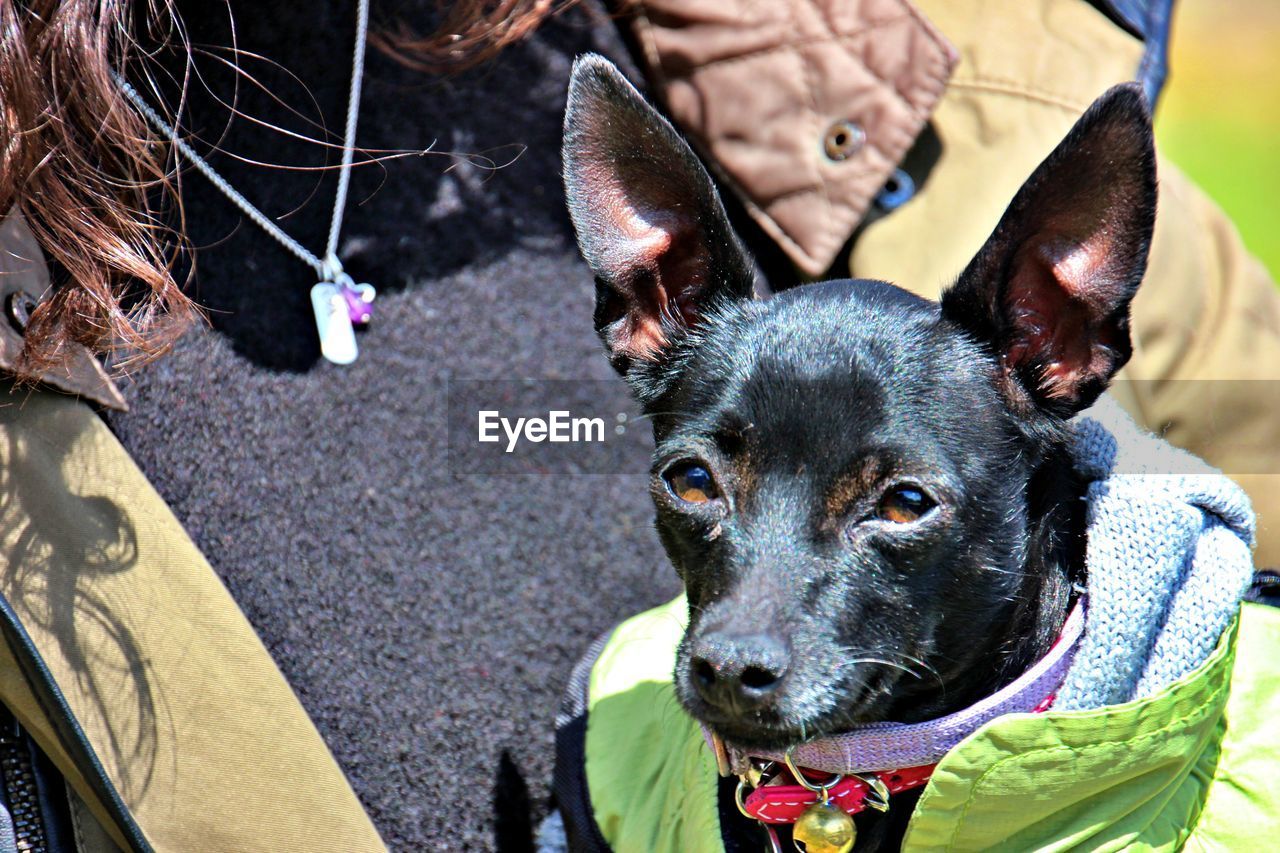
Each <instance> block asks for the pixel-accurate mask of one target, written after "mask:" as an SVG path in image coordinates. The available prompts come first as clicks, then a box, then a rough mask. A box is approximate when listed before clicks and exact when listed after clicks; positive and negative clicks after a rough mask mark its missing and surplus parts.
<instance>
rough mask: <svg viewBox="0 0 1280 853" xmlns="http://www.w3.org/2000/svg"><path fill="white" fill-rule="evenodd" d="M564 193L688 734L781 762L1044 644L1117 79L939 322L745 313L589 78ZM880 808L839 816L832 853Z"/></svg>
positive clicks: (1102, 282) (1093, 333)
mask: <svg viewBox="0 0 1280 853" xmlns="http://www.w3.org/2000/svg"><path fill="white" fill-rule="evenodd" d="M565 174H566V186H567V190H568V197H569V203H570V209H571V212H572V215H573V221H574V223H575V226H576V228H577V232H578V237H579V242H580V244H581V247H582V251H583V254H584V255H585V257H586V259H587V261H588V263H589V264H590V265H591V268H592V270H593V271H594V272H595V274H596V277H597V288H598V290H597V301H596V310H595V325H596V329H597V330H598V332H599V334H600V336H601V338H602V339H603V341H604V344H605V347H606V348H607V350H608V353H609V357H610V359H611V361H612V363H613V364H614V366H615V367H616V368H617V369H618V371H619V372H621V373H622V374H623V375H624V376H625V377H626V380H627V382H628V383H629V384H630V385H631V387H632V389H633V390H634V392H635V394H636V396H637V397H638V398H639V400H640V401H641V403H642V404H643V406H644V408H645V410H646V411H647V412H648V413H650V414H651V416H652V418H653V424H654V435H655V437H656V443H657V448H656V452H655V455H654V464H653V479H652V492H653V499H654V503H655V505H656V507H657V526H658V530H659V532H660V534H661V538H662V541H663V543H664V545H665V547H666V550H667V552H668V554H669V555H670V557H671V560H672V562H673V563H674V564H675V567H676V570H677V571H678V572H679V574H680V577H681V578H682V579H683V581H684V584H685V587H686V589H687V592H688V599H689V607H690V623H689V628H688V631H687V633H686V635H685V638H684V642H683V643H682V645H681V648H680V652H679V657H678V663H677V666H676V672H675V679H676V691H677V693H678V695H679V697H680V701H681V702H682V704H683V705H684V707H685V708H686V709H687V711H688V712H689V713H690V714H691V715H693V716H694V717H695V718H696V719H698V720H699V721H701V722H703V723H705V724H707V725H709V726H710V727H711V728H712V729H713V730H715V731H716V732H718V733H720V734H722V735H723V736H724V737H725V738H726V739H729V740H731V741H734V742H736V743H739V744H743V745H746V746H756V747H762V748H763V747H775V748H776V747H783V746H787V745H791V744H794V743H796V742H798V741H800V740H802V739H804V738H808V737H813V736H816V735H824V734H832V733H837V732H840V731H841V730H843V729H846V728H848V727H850V726H851V725H854V724H860V723H867V722H873V721H880V720H894V721H899V722H914V721H920V720H925V719H930V718H934V717H938V716H940V715H943V714H947V713H949V712H951V711H954V710H957V709H959V708H962V707H964V706H967V705H969V704H971V703H973V702H974V701H976V700H977V699H979V698H981V697H984V696H986V695H989V694H990V693H992V692H993V691H995V690H997V689H998V688H999V687H1001V686H1003V685H1004V684H1006V683H1008V682H1009V681H1011V680H1013V679H1014V678H1015V677H1016V676H1017V675H1019V674H1020V673H1022V672H1023V671H1024V670H1025V669H1026V668H1027V667H1028V666H1029V665H1030V664H1031V663H1033V662H1034V661H1035V660H1036V659H1037V658H1039V657H1040V656H1042V655H1043V654H1044V653H1045V652H1046V651H1047V650H1048V648H1049V646H1050V645H1051V643H1052V641H1053V639H1054V638H1055V637H1056V636H1057V634H1058V632H1059V630H1060V628H1061V626H1062V624H1063V621H1064V618H1065V615H1066V613H1067V610H1068V606H1069V604H1070V599H1071V596H1072V587H1073V582H1074V581H1076V580H1077V578H1076V577H1075V575H1076V574H1077V573H1079V572H1080V571H1082V565H1081V564H1082V554H1081V551H1082V542H1081V540H1082V538H1083V523H1082V518H1081V517H1079V511H1078V509H1077V508H1078V507H1080V506H1081V504H1082V502H1081V501H1080V500H1078V499H1077V498H1078V497H1079V496H1080V493H1081V492H1080V487H1079V486H1078V484H1077V483H1076V482H1075V481H1074V479H1073V476H1072V474H1071V470H1070V466H1069V464H1068V462H1067V460H1066V459H1065V452H1064V440H1065V435H1066V431H1065V429H1066V427H1065V424H1066V419H1067V418H1070V417H1071V416H1072V415H1073V414H1075V413H1076V412H1077V411H1079V410H1080V409H1082V408H1084V407H1086V406H1088V405H1090V404H1091V403H1092V402H1093V401H1094V400H1095V399H1096V398H1097V396H1098V395H1099V394H1100V393H1101V392H1102V390H1103V389H1104V388H1105V387H1106V385H1107V383H1108V381H1109V380H1110V379H1111V377H1112V376H1113V375H1114V374H1115V372H1116V371H1117V370H1118V369H1119V368H1120V367H1121V366H1122V365H1124V363H1125V362H1126V360H1127V359H1128V357H1129V355H1130V350H1131V348H1130V341H1129V303H1130V301H1131V299H1132V298H1133V295H1134V293H1135V291H1136V290H1137V287H1138V284H1139V282H1140V281H1141V279H1142V276H1143V273H1144V271H1145V267H1146V260H1147V250H1148V244H1149V242H1150V238H1151V231H1152V225H1153V221H1154V214H1155V203H1156V179H1155V156H1154V152H1153V145H1152V134H1151V125H1150V120H1149V117H1148V113H1147V108H1146V105H1145V102H1144V100H1143V97H1142V95H1141V93H1140V90H1139V89H1138V88H1137V87H1136V86H1120V87H1117V88H1115V89H1112V90H1111V91H1109V92H1107V93H1106V94H1105V95H1104V96H1103V97H1102V98H1100V99H1099V100H1098V102H1097V103H1095V104H1094V105H1093V106H1092V107H1091V108H1090V109H1089V110H1088V112H1087V113H1085V115H1084V116H1083V117H1082V118H1081V119H1080V121H1079V122H1078V124H1077V125H1076V127H1075V128H1074V129H1073V130H1072V131H1071V133H1070V134H1069V135H1068V136H1067V138H1066V139H1065V140H1064V141H1063V142H1062V143H1061V144H1060V145H1059V146H1058V148H1057V149H1056V150H1055V151H1054V152H1053V153H1052V154H1051V155H1050V156H1049V157H1048V159H1046V160H1045V162H1044V163H1043V164H1042V165H1041V166H1040V167H1039V168H1038V169H1037V170H1036V171H1035V173H1034V174H1033V175H1032V176H1031V178H1030V179H1029V180H1028V181H1027V182H1026V184H1025V185H1024V186H1023V187H1022V189H1021V190H1020V191H1019V192H1018V194H1017V196H1016V197H1015V198H1014V200H1013V202H1012V204H1011V205H1010V206H1009V209H1008V211H1007V212H1006V213H1005V214H1004V217H1003V218H1002V219H1001V221H1000V223H999V225H998V226H997V227H996V229H995V232H994V233H993V234H992V236H991V237H990V239H988V241H987V243H986V245H984V246H983V247H982V249H981V251H979V252H978V254H977V256H976V257H975V258H974V259H973V261H972V262H971V263H970V264H969V266H968V267H967V268H966V269H965V270H964V272H963V273H962V274H961V275H960V277H959V279H958V281H957V282H956V283H955V285H954V286H953V287H951V288H950V289H949V290H948V291H947V292H946V293H945V294H944V295H943V297H942V301H941V304H939V303H936V302H932V301H929V300H926V299H921V298H919V297H916V296H913V295H912V294H910V293H908V292H907V291H905V290H902V289H900V288H898V287H895V286H894V285H891V284H886V283H884V282H878V281H831V282H827V283H824V284H815V285H810V286H804V287H799V288H796V289H793V290H789V291H786V292H784V293H782V294H780V295H778V296H775V297H773V298H771V299H769V300H765V301H757V300H756V299H754V298H753V293H752V289H753V288H752V278H753V276H752V268H751V264H750V262H749V260H748V258H747V257H746V255H745V254H744V252H743V249H742V247H741V246H740V244H739V242H738V240H737V238H736V237H735V236H734V233H733V232H732V230H731V228H730V226H729V224H728V221H727V219H726V217H725V213H724V210H723V208H722V206H721V203H720V200H719V197H718V196H717V193H716V190H715V188H714V187H713V185H712V182H711V180H710V179H709V178H708V176H707V174H706V172H705V170H704V169H703V167H702V166H701V164H700V163H699V162H698V160H697V159H696V157H695V156H694V154H693V152H692V151H691V150H690V148H689V147H688V145H687V144H686V143H685V142H684V141H683V140H682V139H681V138H680V137H679V136H678V135H677V133H676V132H675V131H674V130H673V129H672V127H671V126H670V125H669V124H668V123H667V122H666V121H665V120H663V119H662V118H661V117H660V116H659V115H658V114H657V113H656V112H655V111H654V110H653V109H652V108H651V107H650V106H649V105H648V104H646V103H645V102H644V100H643V99H642V98H641V97H640V95H639V94H638V93H637V92H636V91H635V90H634V89H633V88H632V87H631V86H630V85H629V84H628V83H627V82H626V81H625V80H624V79H623V78H622V77H621V76H620V74H619V73H618V72H617V71H616V69H614V68H613V67H612V66H611V65H609V64H608V63H607V62H605V61H604V60H601V59H598V58H586V59H583V60H581V61H580V62H579V63H578V65H577V67H576V68H575V71H574V77H573V83H572V84H571V90H570V97H569V110H568V115H567V117H566V121H565ZM956 204H958V205H959V204H963V200H962V199H957V200H956ZM927 250H928V247H921V251H927ZM909 812H910V809H909V808H899V807H897V806H896V805H895V808H894V809H893V810H891V812H890V813H889V815H888V816H887V818H886V819H880V820H879V825H878V826H873V825H872V824H874V823H875V822H876V821H877V818H878V816H867V814H868V813H864V815H860V816H859V836H860V838H861V839H862V842H863V844H862V846H863V847H878V846H894V845H895V844H896V843H897V842H900V840H901V837H902V833H903V831H904V829H905V823H906V818H907V817H908V816H909ZM744 826H745V822H744Z"/></svg>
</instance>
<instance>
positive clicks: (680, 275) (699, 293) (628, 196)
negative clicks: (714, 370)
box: [564, 55, 752, 373]
mask: <svg viewBox="0 0 1280 853" xmlns="http://www.w3.org/2000/svg"><path fill="white" fill-rule="evenodd" d="M564 181H565V191H566V195H567V198H568V202H569V213H570V215H571V216H572V218H573V225H574V228H575V230H576V231H577V233H578V244H579V246H581V248H582V254H583V256H584V257H585V258H586V260H587V263H588V264H589V265H590V266H591V269H592V271H593V272H595V274H596V311H595V325H596V331H597V332H598V333H599V335H600V337H601V339H602V340H603V341H604V344H605V347H606V348H607V349H608V351H609V357H610V360H611V361H612V362H613V364H614V366H615V367H616V368H617V369H618V370H619V371H621V372H622V373H626V372H627V368H628V367H629V366H630V365H631V363H632V362H634V361H635V360H637V359H643V360H656V359H657V357H658V356H659V354H660V353H661V351H662V350H663V348H664V347H666V346H667V345H669V344H670V343H671V342H672V339H673V337H674V336H675V335H677V334H679V333H680V332H681V331H682V330H683V329H685V328H688V327H691V326H693V325H695V324H696V323H697V322H698V318H699V316H700V315H702V314H704V313H705V312H706V311H708V310H710V309H711V308H713V307H714V305H715V303H716V301H717V300H721V299H748V298H750V297H751V289H752V273H751V267H750V264H749V263H748V261H747V257H746V254H745V252H744V251H743V249H742V247H741V245H740V244H739V242H738V239H737V237H736V236H735V235H734V232H733V229H732V228H731V227H730V226H729V221H728V218H727V217H726V216H725V212H724V207H723V206H722V205H721V203H720V197H719V195H718V194H717V193H716V189H715V187H714V186H713V185H712V183H711V178H710V177H709V176H708V175H707V171H706V169H704V168H703V166H702V164H701V163H700V162H698V158H697V157H696V156H694V153H693V151H692V150H691V149H690V148H689V145H688V143H686V142H685V141H684V140H683V139H681V138H680V135H679V134H677V133H676V131H675V129H674V128H673V127H672V126H671V125H670V124H669V123H668V122H667V120H666V119H664V118H663V117H662V116H660V115H659V114H658V112H657V111H656V110H654V108H653V107H651V106H650V105H649V104H648V103H646V102H645V100H644V98H643V97H642V96H641V95H640V93H639V92H637V91H636V90H635V88H634V87H633V86H632V85H631V84H630V83H629V82H627V80H626V78H624V77H623V76H622V74H621V73H620V72H619V71H618V69H617V68H615V67H614V66H613V65H612V64H611V63H609V62H608V60H605V59H603V58H601V57H599V56H594V55H587V56H584V57H582V58H580V59H579V60H578V61H577V62H576V63H575V64H574V66H573V79H572V80H571V82H570V83H569V104H568V109H567V111H566V113H565V121H564Z"/></svg>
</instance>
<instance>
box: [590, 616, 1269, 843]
mask: <svg viewBox="0 0 1280 853" xmlns="http://www.w3.org/2000/svg"><path fill="white" fill-rule="evenodd" d="M686 612H687V611H686V605H685V602H684V600H683V598H680V599H676V600H675V601H672V602H671V603H669V604H666V605H664V606H662V607H659V608H657V609H655V610H651V611H649V612H647V613H642V614H640V615H639V616H636V617H634V618H632V619H630V620H628V621H626V622H624V623H623V624H622V625H620V626H619V627H618V628H617V629H616V630H615V631H614V632H613V634H612V635H611V637H610V638H609V640H608V642H607V643H606V644H605V645H604V647H603V649H602V650H601V652H600V654H599V656H598V657H597V658H596V661H595V664H594V665H593V666H592V668H591V671H590V677H589V679H588V680H587V684H586V687H587V695H586V708H585V710H586V711H587V716H586V733H585V746H584V767H585V777H586V788H587V792H588V793H589V795H590V802H591V808H592V810H593V812H594V817H595V824H596V827H597V828H598V829H599V832H600V835H601V837H602V838H603V840H604V841H605V842H606V843H607V844H608V845H609V846H610V847H612V848H613V849H614V850H615V851H618V853H631V851H643V853H659V851H687V853H703V851H706V852H707V853H711V851H716V852H717V853H718V851H722V850H723V849H724V847H723V844H722V842H721V835H720V823H719V816H718V809H717V802H716V796H717V794H716V792H717V787H718V785H717V774H716V768H715V762H714V759H713V758H712V756H711V754H710V751H709V750H708V749H707V748H706V745H705V743H704V742H703V738H702V733H701V730H700V729H699V727H698V726H697V724H696V723H694V722H693V720H692V719H690V718H689V717H688V716H687V715H686V714H685V713H684V712H683V711H681V709H680V708H679V706H678V705H677V703H676V699H675V695H674V692H673V688H672V684H671V671H672V662H673V661H674V659H675V649H676V645H677V643H678V642H679V640H680V636H681V634H682V632H683V630H684V622H685V618H686ZM1033 849H1034V850H1090V851H1114V850H1176V849H1185V850H1242V851H1244V850H1247V851H1252V850H1265V849H1280V609H1274V608H1269V607H1264V606H1261V605H1255V604H1244V605H1243V608H1242V611H1241V613H1240V616H1239V617H1238V618H1237V620H1236V621H1235V623H1234V624H1233V625H1232V627H1231V628H1230V629H1229V630H1228V631H1227V632H1226V634H1224V636H1223V638H1222V640H1221V642H1220V643H1219V644H1218V647H1217V649H1216V651H1214V653H1213V654H1212V655H1211V656H1210V657H1209V659H1208V660H1206V661H1205V662H1204V664H1203V665H1202V666H1200V668H1199V669H1197V670H1196V671H1195V672H1193V673H1191V674H1190V675H1188V676H1186V677H1185V678H1183V679H1181V680H1179V681H1177V682H1175V683H1174V684H1172V685H1170V686H1169V687H1168V688H1166V689H1165V690H1163V691H1162V692H1160V693H1158V694H1156V695H1155V696H1151V697H1149V698H1146V699H1142V700H1139V701H1135V702H1130V703H1128V704H1124V705H1114V706H1109V707H1106V708H1102V709H1099V710H1095V711H1075V712H1057V713H1055V712H1050V713H1045V714H1035V715H1032V714H1012V715H1008V716H1005V717H1001V718H1000V719H998V720H995V721H993V722H992V723H990V724H988V725H986V726H984V727H983V728H981V729H979V730H978V731H977V732H975V733H974V734H973V735H971V736H970V737H969V738H968V739H966V740H965V741H964V742H963V743H961V744H960V745H959V746H958V747H956V748H955V749H954V750H952V751H951V752H950V753H948V754H947V755H946V756H945V757H944V758H943V759H942V761H941V762H940V763H939V765H938V768H937V770H936V771H935V772H934V774H933V778H932V780H931V781H930V782H929V784H928V786H927V787H926V788H925V791H924V794H923V796H922V797H921V799H920V802H919V805H918V806H917V808H916V811H915V814H914V815H913V816H912V819H911V823H910V826H909V828H908V830H907V835H906V839H905V841H904V844H903V850H907V851H923V850H1033Z"/></svg>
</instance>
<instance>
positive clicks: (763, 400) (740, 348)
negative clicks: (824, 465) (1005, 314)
mask: <svg viewBox="0 0 1280 853" xmlns="http://www.w3.org/2000/svg"><path fill="white" fill-rule="evenodd" d="M699 349H700V351H699V353H698V355H697V357H696V358H695V359H694V360H693V362H692V363H691V364H690V369H689V371H688V375H687V376H686V377H685V387H686V389H689V388H690V386H693V389H695V390H694V393H691V394H689V395H687V396H686V397H685V400H684V405H683V406H681V408H682V409H683V413H682V414H683V417H682V418H681V419H680V420H681V421H683V423H682V426H683V427H684V430H683V431H689V432H699V433H704V434H705V433H719V434H730V435H732V434H734V433H737V434H739V435H740V436H741V437H742V438H744V439H749V440H750V442H751V443H752V444H755V445H757V446H767V447H769V448H770V452H769V454H768V456H769V459H770V460H771V461H773V462H777V463H779V464H784V465H791V464H801V463H805V462H809V461H813V460H816V459H831V458H832V457H833V456H835V457H840V456H849V457H851V458H856V457H857V455H858V452H859V448H866V447H889V448H917V449H920V450H922V451H923V450H925V449H927V448H931V449H934V450H938V449H943V450H945V447H946V446H948V445H950V444H951V443H952V437H953V436H955V435H956V434H957V433H958V432H960V431H963V432H965V433H967V432H969V431H971V430H973V429H975V428H981V427H982V426H984V422H990V423H989V424H985V425H987V426H990V425H992V424H994V423H995V422H996V421H998V420H999V419H1000V417H1001V412H1000V411H999V410H998V408H997V406H996V405H995V403H996V400H997V397H996V395H995V393H994V388H993V386H992V371H991V367H992V361H991V359H990V358H989V357H988V356H986V355H985V354H983V353H982V352H981V350H980V349H979V348H978V346H977V345H976V344H974V343H973V342H972V341H970V340H968V339H967V338H966V337H965V336H964V335H963V334H962V333H961V332H959V331H958V330H957V329H955V328H954V327H953V326H952V325H951V324H949V323H947V322H945V321H943V320H941V318H940V314H939V310H938V306H937V304H936V303H934V302H931V301H929V300H926V299H921V298H919V297H916V296H914V295H912V294H910V293H907V292H906V291H904V290H902V289H900V288H897V287H895V286H893V285H889V284H885V283H883V282H872V281H840V282H827V283H823V284H815V285H806V286H803V287H800V288H796V289H794V290H791V291H786V292H784V293H782V294H780V295H778V296H775V297H773V298H772V299H769V300H765V301H762V302H758V303H754V304H753V305H752V306H751V307H750V309H749V310H747V311H746V312H744V314H743V315H741V316H739V317H736V318H733V319H732V321H731V322H726V323H724V324H722V325H721V326H719V327H717V328H713V329H711V330H709V332H708V334H707V336H706V338H705V340H704V344H703V346H701V347H700V348H699ZM984 401H989V402H990V404H991V405H984Z"/></svg>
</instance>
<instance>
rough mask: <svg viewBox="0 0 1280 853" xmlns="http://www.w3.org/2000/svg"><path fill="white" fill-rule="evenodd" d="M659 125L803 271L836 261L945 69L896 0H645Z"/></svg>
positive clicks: (938, 41) (939, 49)
mask: <svg viewBox="0 0 1280 853" xmlns="http://www.w3.org/2000/svg"><path fill="white" fill-rule="evenodd" d="M634 25H635V31H636V35H637V37H638V40H639V43H640V45H641V48H642V50H643V51H644V55H645V62H646V64H647V66H648V69H647V70H648V72H649V76H650V79H651V80H652V81H653V84H654V88H655V89H656V93H657V95H658V96H659V98H661V100H662V101H663V103H664V104H665V106H666V107H667V110H668V111H669V113H670V115H671V117H672V118H673V119H674V120H675V121H676V123H677V124H679V125H680V127H681V129H682V130H683V131H685V133H687V134H688V135H689V136H690V137H691V138H692V139H693V140H694V142H695V143H696V144H697V145H698V146H699V147H700V148H701V149H702V153H703V154H704V155H706V156H707V158H708V159H709V160H710V161H711V164H712V167H713V168H715V169H716V170H717V171H718V172H719V173H720V176H721V178H723V179H724V180H726V181H727V182H728V184H729V185H730V186H731V187H732V188H733V190H734V192H735V193H736V194H737V195H738V196H739V197H740V198H741V200H742V201H743V203H744V204H745V205H746V207H747V209H748V210H749V211H750V213H751V215H752V216H753V217H754V218H755V219H756V221H757V222H759V224H760V225H761V227H762V228H763V229H764V230H765V231H766V232H767V233H768V234H769V235H770V236H771V237H772V238H773V239H775V240H776V241H777V242H778V244H779V245H780V246H781V247H782V248H783V249H784V250H785V251H786V253H787V254H788V256H790V258H791V259H792V261H794V262H795V264H796V265H797V266H798V267H799V268H800V269H801V270H802V271H803V272H805V273H806V274H808V275H811V276H818V275H821V274H822V273H824V272H825V271H826V270H827V269H828V268H829V267H830V266H831V264H832V262H833V261H834V260H835V258H836V255H837V254H838V253H839V251H840V249H841V247H842V246H843V245H844V243H845V241H847V240H848V239H849V236H850V235H851V234H852V233H853V229H854V228H855V227H856V226H857V224H858V222H860V221H861V220H862V217H863V215H864V214H865V213H866V212H867V208H868V206H869V205H870V204H871V201H872V199H873V198H874V197H875V195H876V193H877V192H879V190H880V188H881V187H883V186H884V184H885V181H886V180H888V178H889V177H890V175H892V173H893V170H894V169H895V168H896V167H897V165H898V163H899V162H900V161H901V160H902V158H903V156H905V154H906V153H907V150H908V149H909V148H910V147H911V145H912V143H913V142H914V141H915V139H916V137H917V136H918V135H919V133H920V131H921V129H922V128H923V127H924V125H925V122H926V121H928V118H929V115H930V114H931V113H932V112H933V108H934V106H935V105H936V104H937V102H938V99H939V98H940V97H941V96H942V93H943V91H944V89H945V88H946V84H947V80H948V79H949V78H950V76H951V72H952V70H953V69H954V68H955V65H956V62H957V54H956V51H955V49H954V48H952V46H951V45H950V44H948V42H947V41H946V39H944V38H943V37H942V35H941V34H940V33H939V32H938V31H937V30H936V29H935V28H934V27H933V25H932V24H930V23H929V21H927V20H926V19H925V18H924V16H923V15H921V14H920V13H919V11H918V10H916V9H915V7H914V6H912V5H911V3H909V2H907V0H644V2H642V3H640V4H638V5H637V6H636V13H635V23H634Z"/></svg>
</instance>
